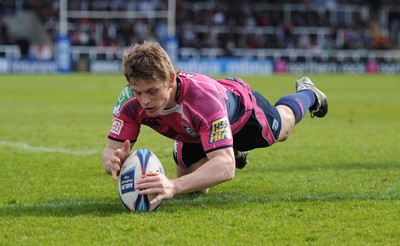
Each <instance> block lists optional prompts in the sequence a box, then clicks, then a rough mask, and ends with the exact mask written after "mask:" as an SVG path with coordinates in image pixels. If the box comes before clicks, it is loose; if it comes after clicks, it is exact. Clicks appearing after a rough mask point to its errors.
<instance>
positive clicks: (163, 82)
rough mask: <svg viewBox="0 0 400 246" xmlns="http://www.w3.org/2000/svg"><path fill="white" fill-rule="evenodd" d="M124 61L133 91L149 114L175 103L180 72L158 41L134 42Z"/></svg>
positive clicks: (158, 111)
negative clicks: (177, 78) (178, 72)
mask: <svg viewBox="0 0 400 246" xmlns="http://www.w3.org/2000/svg"><path fill="white" fill-rule="evenodd" d="M123 65H124V74H125V77H126V79H127V81H128V83H129V84H130V86H131V90H132V92H133V93H134V94H135V97H136V99H137V100H138V102H139V103H140V105H141V106H142V107H143V109H144V110H146V112H147V114H148V115H149V116H152V117H155V116H157V115H159V114H160V112H161V111H162V110H164V109H166V108H171V107H173V106H175V97H174V96H175V95H174V88H175V86H176V82H175V78H176V74H177V72H176V71H175V69H174V67H173V65H172V62H171V60H170V58H169V56H168V54H167V52H165V50H164V49H163V48H162V47H161V46H160V45H159V44H157V43H153V42H146V41H145V42H144V43H143V44H135V45H134V46H132V48H131V49H129V50H128V51H126V52H125V53H124V57H123Z"/></svg>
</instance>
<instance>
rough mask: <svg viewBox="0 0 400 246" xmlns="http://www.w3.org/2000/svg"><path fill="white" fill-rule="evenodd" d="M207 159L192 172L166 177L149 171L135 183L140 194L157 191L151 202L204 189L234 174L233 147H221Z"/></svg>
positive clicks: (209, 154) (231, 177)
mask: <svg viewBox="0 0 400 246" xmlns="http://www.w3.org/2000/svg"><path fill="white" fill-rule="evenodd" d="M207 159H208V160H207V161H206V162H205V163H204V164H203V165H201V166H200V167H199V168H197V169H196V170H194V171H193V172H191V173H189V174H187V175H183V176H181V177H178V178H176V179H172V180H170V179H168V178H167V177H165V176H164V175H162V174H159V173H149V174H147V176H146V177H145V178H143V179H140V180H139V181H138V182H137V183H136V188H137V189H140V190H141V191H140V194H150V193H157V194H158V196H157V197H156V198H154V199H153V200H152V201H151V203H152V204H154V203H156V202H158V201H159V200H161V199H170V198H172V197H173V196H175V195H177V194H181V193H188V192H193V191H199V190H205V189H207V188H209V187H212V186H214V185H217V184H220V183H223V182H225V181H228V180H231V179H233V178H234V176H235V157H234V153H233V149H232V148H231V147H229V148H223V149H219V150H215V151H212V152H210V153H208V154H207Z"/></svg>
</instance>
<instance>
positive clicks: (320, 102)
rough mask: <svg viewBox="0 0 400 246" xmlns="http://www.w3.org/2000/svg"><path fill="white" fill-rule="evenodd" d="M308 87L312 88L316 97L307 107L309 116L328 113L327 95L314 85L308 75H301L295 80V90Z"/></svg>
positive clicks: (319, 115) (320, 115) (320, 116)
mask: <svg viewBox="0 0 400 246" xmlns="http://www.w3.org/2000/svg"><path fill="white" fill-rule="evenodd" d="M305 89H309V90H312V91H313V92H314V94H315V96H316V97H317V101H316V102H315V104H314V105H313V106H312V107H311V108H310V109H309V110H310V113H311V118H314V116H317V117H319V118H322V117H324V116H325V115H326V114H327V113H328V98H327V96H326V95H325V94H324V93H323V92H322V91H320V90H318V88H317V87H316V86H315V85H314V83H313V82H312V81H311V80H310V79H309V78H308V77H301V78H300V79H298V80H297V81H296V91H301V90H305Z"/></svg>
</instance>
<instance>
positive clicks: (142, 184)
mask: <svg viewBox="0 0 400 246" xmlns="http://www.w3.org/2000/svg"><path fill="white" fill-rule="evenodd" d="M136 189H139V190H140V192H139V194H141V195H145V194H158V196H156V197H155V198H154V199H153V200H151V201H150V204H154V203H156V202H158V201H160V200H162V199H171V198H172V197H173V196H174V195H175V194H176V187H175V184H174V183H173V182H171V181H170V180H169V179H168V178H167V177H166V176H165V175H163V174H162V173H155V172H154V173H148V174H147V175H146V176H145V177H144V178H142V179H140V180H138V181H137V182H136Z"/></svg>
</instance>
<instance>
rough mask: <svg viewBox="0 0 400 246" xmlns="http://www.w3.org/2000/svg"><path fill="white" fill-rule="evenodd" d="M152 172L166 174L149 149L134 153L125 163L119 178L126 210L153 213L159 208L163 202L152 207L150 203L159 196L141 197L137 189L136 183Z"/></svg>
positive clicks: (148, 195) (120, 195)
mask: <svg viewBox="0 0 400 246" xmlns="http://www.w3.org/2000/svg"><path fill="white" fill-rule="evenodd" d="M150 172H159V173H162V174H164V169H163V167H162V165H161V162H160V160H159V159H158V158H157V156H156V155H155V154H154V153H153V152H151V151H150V150H148V149H138V150H136V151H134V152H133V153H132V154H131V155H130V156H129V157H128V158H127V159H126V160H125V162H124V163H123V165H122V167H121V171H120V174H119V177H118V192H119V197H120V199H121V202H122V205H123V206H124V207H125V208H126V209H128V210H131V211H142V212H151V211H155V210H157V209H158V208H159V206H160V204H161V202H162V201H159V202H157V203H156V204H152V205H150V201H151V200H152V199H153V198H155V197H156V196H157V194H147V195H140V194H139V190H137V189H136V188H135V186H136V181H138V180H140V179H141V178H143V177H145V176H146V174H147V173H150Z"/></svg>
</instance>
